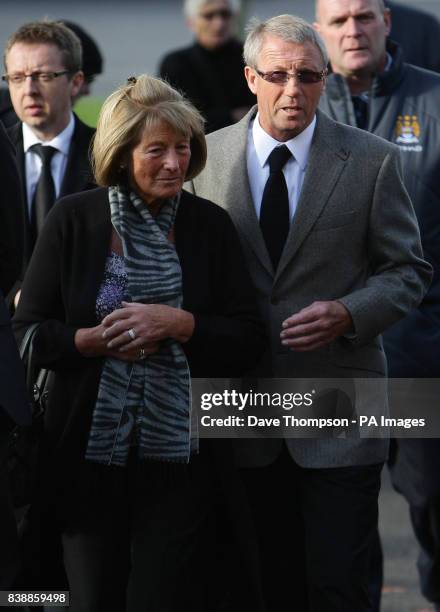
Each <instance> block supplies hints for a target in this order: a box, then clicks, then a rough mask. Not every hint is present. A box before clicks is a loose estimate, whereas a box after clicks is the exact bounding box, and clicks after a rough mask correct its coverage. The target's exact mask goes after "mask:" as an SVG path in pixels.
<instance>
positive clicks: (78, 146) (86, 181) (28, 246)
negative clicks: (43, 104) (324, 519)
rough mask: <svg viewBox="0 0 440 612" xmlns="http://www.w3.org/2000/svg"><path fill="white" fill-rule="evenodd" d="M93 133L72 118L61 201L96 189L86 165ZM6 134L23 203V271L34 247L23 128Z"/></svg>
mask: <svg viewBox="0 0 440 612" xmlns="http://www.w3.org/2000/svg"><path fill="white" fill-rule="evenodd" d="M94 133H95V130H94V129H93V128H90V127H88V126H87V125H86V124H85V123H83V122H82V121H80V120H79V119H78V117H76V116H75V129H74V132H73V136H72V142H71V144H70V149H69V156H68V159H67V165H66V171H65V174H64V178H63V181H62V184H61V191H60V195H59V198H62V197H64V196H66V195H69V194H71V193H76V192H77V191H84V190H85V189H91V188H93V187H95V186H96V185H95V184H94V182H93V175H92V171H91V168H90V162H89V148H90V141H91V139H92V136H93V134H94ZM8 134H9V137H10V139H11V140H12V142H13V144H14V145H15V148H16V151H17V162H18V171H19V174H20V179H21V189H22V199H23V218H24V225H23V237H24V270H25V269H26V266H27V264H28V263H29V259H30V257H31V255H32V249H33V244H32V241H31V231H30V219H29V212H28V205H27V196H26V172H25V156H24V151H23V131H22V124H21V123H16V124H15V125H13V126H12V127H10V128H9V129H8Z"/></svg>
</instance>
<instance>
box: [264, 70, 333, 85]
mask: <svg viewBox="0 0 440 612" xmlns="http://www.w3.org/2000/svg"><path fill="white" fill-rule="evenodd" d="M255 72H256V73H257V74H258V75H259V76H260V77H261V78H262V79H264V80H265V81H268V82H269V83H275V85H285V84H286V83H287V82H288V80H289V79H296V80H297V81H298V82H299V83H302V84H303V85H311V84H312V83H319V81H323V80H324V79H325V77H326V76H327V70H326V69H324V70H321V71H320V72H315V71H314V70H296V71H295V72H284V70H273V71H271V72H261V70H257V69H256V70H255Z"/></svg>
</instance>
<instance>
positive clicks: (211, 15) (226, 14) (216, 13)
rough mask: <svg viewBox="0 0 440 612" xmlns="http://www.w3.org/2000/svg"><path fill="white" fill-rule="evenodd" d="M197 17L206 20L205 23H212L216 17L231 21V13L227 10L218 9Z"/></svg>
mask: <svg viewBox="0 0 440 612" xmlns="http://www.w3.org/2000/svg"><path fill="white" fill-rule="evenodd" d="M199 17H201V18H202V19H206V21H212V20H213V19H215V18H216V17H220V19H224V20H225V21H226V20H227V19H231V17H232V11H230V10H229V9H219V10H218V11H209V12H208V13H199Z"/></svg>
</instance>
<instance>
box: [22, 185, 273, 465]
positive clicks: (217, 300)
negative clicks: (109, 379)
mask: <svg viewBox="0 0 440 612" xmlns="http://www.w3.org/2000/svg"><path fill="white" fill-rule="evenodd" d="M174 230H175V244H176V250H177V253H178V255H179V259H180V263H181V266H182V274H183V308H184V309H185V310H188V311H189V312H191V313H193V314H194V316H195V330H194V334H193V336H192V338H191V339H190V341H189V342H187V343H186V344H184V349H185V352H186V355H187V358H188V362H189V366H190V370H191V375H192V376H193V377H199V378H201V377H216V378H220V377H234V376H240V375H242V374H244V373H245V372H246V371H248V370H250V369H251V368H252V367H253V366H254V365H255V363H256V361H257V360H258V357H259V356H260V355H261V352H262V350H263V348H264V341H265V336H264V331H263V328H262V325H261V322H260V319H259V317H258V314H257V311H256V306H255V298H254V290H253V288H252V285H251V282H250V279H249V276H248V273H247V271H246V268H245V264H244V260H243V256H242V253H241V247H240V244H239V239H238V237H237V234H236V232H235V228H234V227H233V224H232V222H231V220H230V219H229V216H228V215H227V214H226V213H225V211H223V210H222V209H221V208H220V207H218V206H216V205H215V204H213V203H212V202H209V201H207V200H203V199H201V198H199V197H196V196H193V195H192V194H189V193H188V192H185V191H184V192H182V197H181V200H180V205H179V209H178V213H177V216H176V222H175V227H174ZM111 232H112V226H111V221H110V207H109V202H108V194H107V190H106V189H103V188H99V189H94V190H92V191H87V192H83V193H79V194H75V195H72V196H68V197H66V198H64V199H63V200H61V201H60V202H59V203H57V205H56V206H55V207H54V208H53V210H52V211H51V213H50V215H49V216H48V218H47V221H46V223H45V226H44V230H43V232H42V235H41V238H39V240H38V243H37V245H36V248H35V252H34V255H33V257H32V260H31V262H30V265H29V268H28V270H27V273H26V277H25V281H24V284H23V289H22V295H21V299H20V303H19V306H18V309H17V312H16V315H15V317H14V327H15V329H16V332H17V334H18V336H19V337H20V335H22V334H23V333H24V331H25V329H26V327H27V326H29V324H31V323H33V322H35V321H43V324H42V325H41V327H40V328H39V330H38V332H37V336H36V339H35V351H36V355H37V359H38V363H39V365H41V366H44V367H47V368H49V369H51V370H54V372H55V375H54V384H53V388H52V391H51V394H50V398H49V402H48V406H47V413H46V436H47V442H48V446H49V448H51V449H52V452H53V453H54V454H53V460H54V461H56V463H57V464H58V465H62V466H63V473H64V475H65V468H66V467H68V466H71V467H74V465H75V464H76V463H77V461H78V460H81V458H82V457H83V455H84V451H85V448H86V444H87V440H88V433H89V429H90V423H91V418H92V414H93V409H94V405H95V400H96V396H97V390H98V385H99V378H100V373H101V368H102V364H103V359H102V358H86V357H83V356H82V355H81V354H80V353H79V352H78V351H77V349H76V348H75V343H74V336H75V332H76V330H77V329H78V328H81V327H92V326H95V325H97V324H99V321H98V320H97V318H96V313H95V303H96V296H97V293H98V290H99V287H100V285H101V283H102V280H103V276H104V267H105V262H106V257H107V256H108V254H109V249H110V239H111ZM74 471H75V470H74Z"/></svg>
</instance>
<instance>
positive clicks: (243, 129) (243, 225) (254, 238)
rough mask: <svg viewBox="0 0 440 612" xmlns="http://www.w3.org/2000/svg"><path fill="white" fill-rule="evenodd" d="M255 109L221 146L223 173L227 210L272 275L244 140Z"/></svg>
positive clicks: (245, 140)
mask: <svg viewBox="0 0 440 612" xmlns="http://www.w3.org/2000/svg"><path fill="white" fill-rule="evenodd" d="M256 109H257V107H256V106H255V107H254V108H253V109H251V111H250V112H249V113H248V114H247V115H246V117H244V118H243V119H242V120H241V121H240V122H239V123H237V124H236V125H235V126H234V128H235V129H231V131H230V134H229V138H228V139H226V140H225V141H224V142H223V143H222V146H223V147H224V154H225V156H226V155H227V157H225V162H226V163H225V172H226V173H227V174H228V175H229V179H228V180H227V181H225V183H226V184H227V187H226V192H225V202H226V206H227V210H228V212H229V214H230V215H231V217H232V219H233V221H234V223H235V225H236V226H237V227H238V228H239V231H240V234H241V236H243V238H244V239H245V240H246V241H247V242H248V243H249V245H250V246H251V247H252V250H253V251H254V252H255V254H256V255H257V257H258V259H259V260H260V262H261V263H262V265H263V266H264V267H265V268H266V270H267V271H268V272H269V274H271V275H272V276H273V274H274V270H273V267H272V262H271V260H270V257H269V254H268V252H267V249H266V245H265V243H264V238H263V234H262V233H261V229H260V224H259V221H258V217H257V213H256V212H255V206H254V203H253V200H252V193H251V189H250V185H249V177H248V170H247V155H246V152H247V151H246V150H247V139H248V130H249V123H250V122H251V121H252V119H253V118H254V117H255V115H256Z"/></svg>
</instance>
